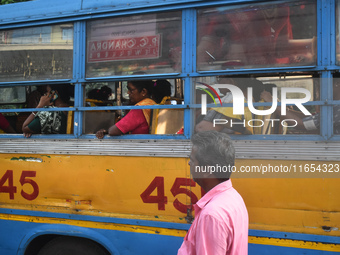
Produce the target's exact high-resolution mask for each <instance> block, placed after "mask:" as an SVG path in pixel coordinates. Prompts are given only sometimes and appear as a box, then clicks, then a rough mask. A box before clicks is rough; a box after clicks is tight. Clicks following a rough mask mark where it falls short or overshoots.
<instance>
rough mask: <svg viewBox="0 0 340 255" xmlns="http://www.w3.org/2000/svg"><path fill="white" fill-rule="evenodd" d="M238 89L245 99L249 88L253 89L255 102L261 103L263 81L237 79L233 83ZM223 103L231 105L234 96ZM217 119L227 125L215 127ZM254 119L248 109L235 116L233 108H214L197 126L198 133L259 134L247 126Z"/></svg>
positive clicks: (228, 97) (225, 98)
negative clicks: (211, 131)
mask: <svg viewBox="0 0 340 255" xmlns="http://www.w3.org/2000/svg"><path fill="white" fill-rule="evenodd" d="M233 83H234V84H235V85H236V86H237V87H239V88H240V89H241V90H242V92H243V94H244V96H245V98H247V94H248V91H247V89H248V87H252V88H253V98H254V101H255V102H258V101H260V94H261V92H262V91H263V90H264V85H263V83H262V82H261V81H259V80H256V79H251V78H237V79H234V82H233ZM222 102H223V103H231V102H232V95H231V94H228V95H227V96H226V97H224V98H222ZM245 103H246V100H245ZM215 119H223V120H226V122H227V123H225V124H223V125H214V124H213V121H214V120H215ZM251 119H253V116H252V113H251V112H250V111H249V109H248V107H245V109H244V116H243V115H234V114H233V107H219V108H213V109H211V110H209V111H208V112H207V114H206V115H205V116H204V118H203V120H201V121H200V122H199V123H198V124H197V125H196V126H195V131H196V132H202V131H208V130H216V131H219V132H224V133H228V134H233V133H235V134H248V135H249V134H255V133H258V132H257V131H256V130H255V128H254V127H252V126H249V125H247V123H249V122H248V121H249V120H251ZM243 121H245V122H244V123H246V124H245V125H239V124H237V125H232V124H231V123H232V122H234V123H240V122H243Z"/></svg>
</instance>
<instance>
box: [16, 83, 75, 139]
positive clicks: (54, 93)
mask: <svg viewBox="0 0 340 255" xmlns="http://www.w3.org/2000/svg"><path fill="white" fill-rule="evenodd" d="M69 100H70V93H69V85H49V86H47V92H46V93H45V94H44V95H43V96H42V97H41V98H40V101H39V104H38V106H37V108H53V107H68V106H69V104H68V102H69ZM66 127H67V112H62V111H53V112H52V111H36V112H32V113H31V114H30V115H29V116H28V118H27V119H26V120H25V122H24V124H23V125H22V131H23V133H24V136H25V137H31V135H32V134H66Z"/></svg>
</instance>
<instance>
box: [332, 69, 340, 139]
mask: <svg viewBox="0 0 340 255" xmlns="http://www.w3.org/2000/svg"><path fill="white" fill-rule="evenodd" d="M333 99H334V100H340V75H339V74H336V75H335V76H334V80H333ZM333 122H334V126H333V132H334V134H335V135H339V134H340V105H339V104H338V105H335V106H334V107H333Z"/></svg>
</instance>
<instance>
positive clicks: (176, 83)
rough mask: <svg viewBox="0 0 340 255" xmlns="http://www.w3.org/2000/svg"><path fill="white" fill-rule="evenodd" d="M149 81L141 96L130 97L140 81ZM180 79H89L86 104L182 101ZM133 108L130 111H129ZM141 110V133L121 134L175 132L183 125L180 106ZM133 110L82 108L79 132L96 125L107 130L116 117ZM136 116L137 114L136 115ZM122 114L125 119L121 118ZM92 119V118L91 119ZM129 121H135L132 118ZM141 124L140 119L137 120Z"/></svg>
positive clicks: (136, 90) (176, 102)
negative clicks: (82, 120) (146, 91)
mask: <svg viewBox="0 0 340 255" xmlns="http://www.w3.org/2000/svg"><path fill="white" fill-rule="evenodd" d="M145 83H146V84H149V85H150V86H148V88H149V90H150V91H151V92H150V94H148V95H146V97H145V98H144V97H142V98H140V99H141V100H140V101H138V102H136V101H134V100H135V98H134V94H138V93H141V94H143V93H144V92H145V91H143V90H141V92H140V91H139V89H138V86H142V84H145ZM182 91H183V83H182V80H180V79H169V80H165V79H159V80H140V81H135V80H134V81H120V82H112V83H110V82H105V83H89V84H86V85H85V93H86V100H85V105H86V106H87V107H89V106H91V107H97V106H129V105H153V104H155V103H156V104H161V105H169V106H171V105H177V104H182V103H183V92H182ZM145 99H146V100H149V99H152V100H153V101H152V104H149V103H148V104H144V103H142V102H144V100H145ZM132 111H133V112H132ZM138 111H140V112H141V113H142V112H143V115H142V117H143V119H145V120H147V117H148V124H147V125H148V126H149V128H148V129H147V130H143V131H142V132H144V133H139V131H138V130H137V131H135V130H132V131H129V132H124V133H125V134H127V133H130V132H131V134H148V133H152V134H176V133H177V132H178V131H180V130H181V129H182V128H183V123H184V110H183V109H152V110H148V111H141V110H138ZM131 112H132V113H134V112H136V111H135V110H134V109H133V110H121V109H117V110H111V109H110V110H105V111H104V110H98V111H97V110H94V111H85V112H84V122H83V133H84V134H94V133H96V132H97V131H98V130H100V129H105V130H108V129H109V127H111V126H113V125H114V124H116V123H117V122H119V121H120V120H124V121H125V120H126V118H125V117H128V119H129V118H130V117H129V116H130V115H128V114H129V113H131ZM137 117H138V116H137ZM124 118H125V119H124ZM94 120H95V121H94ZM124 121H123V122H124ZM133 122H136V123H137V122H138V118H137V119H133ZM141 124H143V123H141Z"/></svg>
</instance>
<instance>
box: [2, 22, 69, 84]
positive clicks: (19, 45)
mask: <svg viewBox="0 0 340 255" xmlns="http://www.w3.org/2000/svg"><path fill="white" fill-rule="evenodd" d="M0 35H1V36H0V66H1V68H0V81H1V82H7V81H23V80H45V79H65V78H72V66H73V60H72V56H73V53H72V52H73V25H72V24H60V25H51V26H39V27H30V28H19V29H12V30H4V31H1V32H0Z"/></svg>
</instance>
